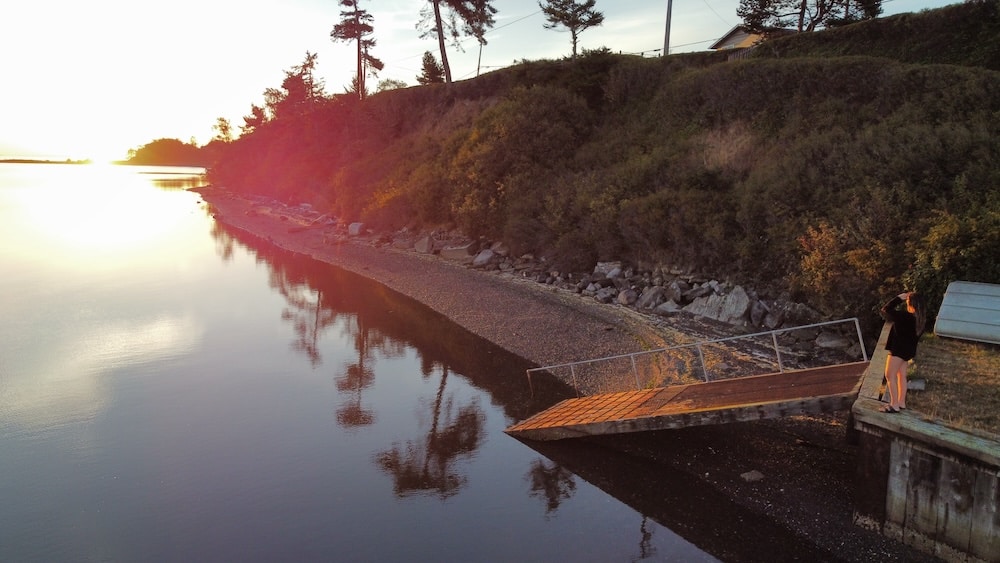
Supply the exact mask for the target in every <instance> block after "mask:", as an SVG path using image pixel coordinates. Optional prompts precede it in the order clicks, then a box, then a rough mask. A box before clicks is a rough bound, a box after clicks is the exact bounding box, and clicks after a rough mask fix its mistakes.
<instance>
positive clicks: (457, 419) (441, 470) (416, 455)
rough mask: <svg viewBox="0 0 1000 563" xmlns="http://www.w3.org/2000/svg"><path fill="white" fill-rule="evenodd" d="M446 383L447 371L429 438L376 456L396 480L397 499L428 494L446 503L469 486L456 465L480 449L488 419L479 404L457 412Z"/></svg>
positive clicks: (443, 373) (443, 370)
mask: <svg viewBox="0 0 1000 563" xmlns="http://www.w3.org/2000/svg"><path fill="white" fill-rule="evenodd" d="M447 380H448V370H447V369H446V368H445V369H442V371H441V384H440V385H438V391H437V394H436V396H435V398H434V408H433V412H432V420H431V428H430V431H429V432H428V434H427V437H426V438H423V439H421V440H408V441H407V442H406V444H405V445H400V444H396V445H394V446H393V447H392V448H391V449H389V450H388V451H385V452H382V453H380V454H378V455H377V456H375V461H376V462H377V463H378V465H379V466H380V467H381V468H382V469H383V470H385V471H386V472H387V473H389V474H390V475H391V476H392V477H393V490H394V492H395V493H396V495H397V496H401V497H402V496H407V495H410V494H415V493H420V492H426V493H430V494H434V495H437V496H439V497H440V498H442V499H446V498H448V497H451V496H453V495H455V494H457V493H458V491H459V490H460V489H461V488H462V487H463V486H464V485H465V483H466V480H467V478H466V477H465V476H464V475H462V474H461V473H460V472H458V471H457V470H456V468H455V462H456V461H458V459H459V458H461V457H465V456H469V455H471V454H472V453H473V452H475V451H476V449H478V448H479V445H480V443H481V442H482V440H483V425H484V423H485V421H486V415H485V414H483V411H482V409H481V407H480V406H479V402H478V401H476V400H472V401H470V402H469V403H468V404H466V405H462V406H458V407H457V409H456V404H455V400H454V397H452V396H449V397H447V398H445V392H444V391H445V385H446V383H447Z"/></svg>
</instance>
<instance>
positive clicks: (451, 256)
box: [441, 242, 475, 262]
mask: <svg viewBox="0 0 1000 563" xmlns="http://www.w3.org/2000/svg"><path fill="white" fill-rule="evenodd" d="M474 245H475V243H472V242H470V243H467V244H463V245H461V246H446V247H444V248H442V249H441V258H444V259H445V260H457V261H459V262H467V261H469V260H471V259H472V249H473V246H474Z"/></svg>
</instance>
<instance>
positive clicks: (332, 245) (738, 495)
mask: <svg viewBox="0 0 1000 563" xmlns="http://www.w3.org/2000/svg"><path fill="white" fill-rule="evenodd" d="M194 191H198V192H199V193H200V194H201V196H202V198H203V199H204V200H205V201H206V203H207V204H208V205H209V210H210V212H211V213H212V214H213V215H214V216H215V218H216V220H218V221H221V222H224V223H226V224H227V225H229V226H230V227H233V228H236V229H240V230H244V231H247V232H248V233H251V234H253V235H255V236H257V237H260V238H261V239H264V240H267V241H269V242H270V243H272V244H275V245H277V246H279V247H282V248H285V249H286V250H290V251H293V252H297V253H302V254H307V255H310V256H312V257H313V258H315V259H317V260H321V261H324V262H328V263H330V264H333V265H335V266H338V267H340V268H343V269H345V270H348V271H351V272H354V273H357V274H360V275H362V276H364V277H366V278H369V279H372V280H374V281H377V282H379V283H381V284H383V285H385V286H386V287H388V288H390V289H392V290H394V291H397V292H399V293H401V294H403V295H405V296H407V297H410V298H412V299H415V300H417V301H419V302H421V303H423V304H425V305H427V306H428V307H430V308H431V309H433V310H435V311H437V312H439V313H441V314H443V315H445V316H446V317H448V318H449V319H451V320H452V321H453V322H455V323H456V324H458V325H460V326H462V327H463V328H465V329H467V330H469V331H470V332H472V333H474V334H476V335H478V336H480V337H482V338H484V339H486V340H489V341H491V342H493V343H495V344H497V345H499V346H500V347H502V348H504V349H506V350H508V351H510V352H512V353H514V354H516V355H517V356H520V357H521V358H524V359H525V360H528V361H529V362H531V363H534V364H537V365H539V366H544V365H552V364H559V363H563V362H569V361H575V360H581V359H588V358H597V357H603V356H610V355H616V354H623V353H628V352H637V351H641V350H646V349H653V348H659V347H663V346H668V345H671V344H676V343H683V342H691V341H694V340H696V339H698V338H699V335H698V334H694V333H695V332H698V331H697V330H691V331H687V330H684V327H682V326H676V327H664V326H663V325H662V323H660V324H657V323H653V322H651V320H650V319H648V318H646V317H644V316H643V315H641V314H638V313H636V312H634V311H632V310H630V309H627V308H624V307H618V306H613V305H602V304H600V303H598V302H596V301H594V300H593V299H586V298H583V297H580V296H577V295H574V294H569V293H568V292H560V291H555V290H552V289H551V288H548V287H547V286H545V285H542V284H538V283H535V282H529V281H522V280H518V279H517V278H516V277H514V276H511V275H500V274H497V273H490V272H483V271H478V270H474V269H470V268H467V267H465V266H462V265H460V264H456V263H452V262H448V261H446V260H442V259H440V258H438V257H436V256H433V255H421V254H418V253H416V252H413V251H406V250H396V249H392V248H390V247H387V246H383V247H376V246H374V245H372V244H371V242H370V241H368V242H364V241H360V242H354V241H346V242H344V241H339V240H338V241H331V240H329V239H327V238H326V237H325V236H324V233H323V229H320V228H308V227H306V226H304V225H300V224H297V223H295V222H293V221H289V220H288V219H287V218H285V219H281V218H280V217H277V216H275V215H273V214H270V213H261V212H259V210H258V208H259V206H256V205H255V204H254V203H253V202H251V201H249V200H246V199H243V198H240V197H236V196H233V195H232V194H230V193H229V192H227V191H225V190H222V189H218V188H211V187H209V188H200V189H198V190H194ZM846 415H847V413H846V412H844V413H837V414H836V415H834V416H829V417H794V418H789V419H782V420H772V421H760V422H746V423H736V424H729V425H721V426H711V427H698V428H688V429H684V430H668V431H660V432H650V433H640V434H631V435H624V436H605V437H600V438H587V439H576V440H563V441H559V442H554V443H545V444H527V445H529V446H530V447H533V448H535V449H537V450H538V451H539V452H541V453H543V454H544V455H546V456H549V457H550V458H551V459H553V460H554V461H556V462H558V463H560V464H561V465H564V466H565V467H567V468H569V469H571V470H572V471H573V472H574V473H576V474H577V475H579V476H581V477H582V478H584V479H587V480H588V481H591V482H594V483H595V484H597V485H598V486H600V487H601V488H603V489H605V490H606V491H609V492H610V493H611V494H613V495H614V496H615V497H617V498H619V499H621V500H623V501H624V502H627V503H629V504H630V505H632V506H633V507H635V508H636V509H637V510H640V511H641V512H642V513H643V514H644V515H647V516H648V517H650V518H653V519H655V520H657V521H658V522H660V523H661V524H664V525H666V526H668V527H670V528H671V529H674V530H676V531H677V532H678V533H680V534H681V535H684V536H685V537H688V538H689V539H691V541H695V542H696V543H699V544H702V543H703V542H704V543H705V544H707V545H712V546H715V549H714V550H712V551H713V553H714V554H715V555H716V556H717V557H719V558H720V559H723V560H725V561H760V560H767V561H859V562H860V561H874V560H879V561H912V562H918V563H919V562H924V561H936V560H937V559H935V558H933V557H931V556H928V555H926V554H922V553H920V552H918V551H916V550H914V549H911V548H909V547H907V546H904V545H902V544H900V543H897V542H894V541H890V540H888V539H886V538H885V537H883V536H882V535H880V534H879V533H878V532H876V531H871V530H867V529H863V528H861V527H859V526H856V525H854V524H853V521H852V516H853V494H854V490H855V485H854V479H855V473H854V472H855V466H856V452H855V449H854V448H855V446H852V445H850V444H848V443H847V440H846V426H845V424H846ZM751 472H755V473H754V475H756V476H759V478H757V477H754V478H748V477H747V475H749V474H751ZM695 490H697V491H701V493H693V492H692V491H695ZM706 491H707V492H706ZM692 495H694V496H692ZM690 503H698V505H699V510H697V511H695V512H698V513H699V514H707V513H712V510H711V509H709V510H705V508H706V506H708V507H718V511H717V513H715V517H713V518H710V519H708V520H707V521H702V520H699V519H698V518H697V517H693V516H691V514H690V512H692V511H686V510H685V509H684V507H685V506H690ZM663 555H664V556H665V557H669V554H663ZM653 559H654V560H655V559H656V558H655V557H654V558H653Z"/></svg>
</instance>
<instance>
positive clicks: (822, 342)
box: [816, 332, 854, 350]
mask: <svg viewBox="0 0 1000 563" xmlns="http://www.w3.org/2000/svg"><path fill="white" fill-rule="evenodd" d="M852 344H854V342H853V341H852V340H850V339H849V338H846V337H845V336H843V335H841V334H837V333H836V332H821V333H820V334H819V336H817V337H816V346H819V347H820V348H832V349H835V350H846V349H848V348H850V347H851V345H852Z"/></svg>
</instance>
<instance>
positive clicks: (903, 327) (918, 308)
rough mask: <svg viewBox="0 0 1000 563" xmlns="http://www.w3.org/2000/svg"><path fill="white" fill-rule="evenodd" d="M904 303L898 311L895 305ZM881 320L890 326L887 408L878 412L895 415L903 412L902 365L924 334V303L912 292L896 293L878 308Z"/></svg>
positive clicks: (886, 346)
mask: <svg viewBox="0 0 1000 563" xmlns="http://www.w3.org/2000/svg"><path fill="white" fill-rule="evenodd" d="M904 302H905V303H906V308H905V309H903V310H901V309H899V308H898V307H899V305H900V304H902V303H904ZM882 317H883V318H885V320H886V321H888V322H891V323H892V328H891V329H889V338H888V339H887V340H886V342H885V349H886V350H887V351H888V352H889V357H888V358H886V361H885V381H886V388H887V389H888V390H889V404H888V405H886V406H884V407H882V409H881V411H882V412H899V411H900V409H905V408H906V364H907V362H909V361H910V360H912V359H913V357H914V356H916V355H917V341H918V340H919V339H920V335H921V334H923V332H924V325H925V324H926V322H927V319H926V317H925V315H924V299H923V297H922V296H921V295H920V294H919V293H916V292H910V293H900V294H899V295H897V296H895V297H893V298H892V299H891V300H890V301H889V302H888V303H886V304H885V306H883V307H882Z"/></svg>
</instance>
